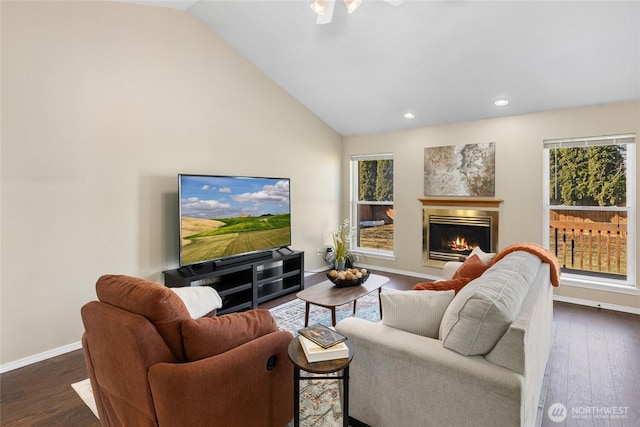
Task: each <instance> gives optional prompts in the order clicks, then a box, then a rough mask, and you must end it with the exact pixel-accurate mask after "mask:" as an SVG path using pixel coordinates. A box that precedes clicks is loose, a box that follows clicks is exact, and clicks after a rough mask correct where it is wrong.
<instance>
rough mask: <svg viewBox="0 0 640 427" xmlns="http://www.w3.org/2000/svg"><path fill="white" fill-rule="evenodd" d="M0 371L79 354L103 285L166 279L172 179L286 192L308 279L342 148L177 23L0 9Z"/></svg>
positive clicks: (90, 11)
mask: <svg viewBox="0 0 640 427" xmlns="http://www.w3.org/2000/svg"><path fill="white" fill-rule="evenodd" d="M1 8H2V9H1V13H2V22H1V24H2V99H1V101H2V116H1V119H2V146H1V149H2V151H1V160H2V164H1V166H2V170H1V172H2V188H1V191H2V193H1V196H2V211H1V212H2V218H1V219H2V229H1V233H2V234H1V239H2V241H1V242H2V259H1V268H2V270H1V276H0V277H1V291H2V293H1V298H2V299H1V323H2V325H1V337H0V341H1V343H2V349H1V353H0V363H2V364H7V363H9V362H13V361H15V360H18V359H22V358H27V357H28V356H32V355H36V354H39V353H42V352H46V351H49V350H51V349H56V348H60V347H62V346H66V345H69V344H72V343H77V342H78V341H79V340H80V337H81V334H82V331H83V327H82V324H81V320H80V307H81V306H82V305H83V304H84V303H85V302H87V301H89V300H92V299H94V298H95V292H94V283H95V281H96V279H97V277H98V276H99V275H101V274H104V273H122V274H131V275H137V276H142V277H145V278H148V279H153V280H160V281H161V280H162V275H161V271H162V270H163V269H167V268H170V267H174V266H176V265H177V256H178V253H177V244H178V237H177V201H178V200H177V199H178V196H177V177H176V175H177V174H178V173H217V174H246V175H259V176H286V177H290V178H291V188H292V216H293V245H292V247H293V248H296V249H301V250H305V251H306V252H307V255H308V256H307V259H306V267H307V269H316V268H319V267H322V266H323V265H324V264H323V263H322V262H321V260H320V257H317V256H315V249H316V248H317V247H319V246H321V245H322V244H323V242H324V240H323V239H324V237H325V233H326V231H327V230H329V229H333V228H335V226H336V224H337V223H338V220H339V212H338V205H339V198H338V194H339V191H340V188H339V172H340V154H341V152H340V150H341V149H340V142H341V138H340V136H339V135H338V134H336V133H335V132H334V131H333V130H331V129H330V128H329V127H328V126H326V125H325V124H324V123H322V122H321V121H320V120H319V119H318V118H317V117H316V116H314V115H313V114H311V113H310V112H309V111H308V110H307V109H305V108H304V107H303V106H302V105H301V104H299V103H298V102H297V101H296V100H294V99H293V98H291V97H290V96H289V95H288V94H287V93H285V92H284V91H283V90H282V89H281V88H280V87H279V86H277V85H276V84H275V83H274V82H272V81H271V80H270V79H268V78H267V77H266V76H265V75H263V74H262V73H261V72H259V71H258V70H257V69H256V68H255V67H254V66H252V65H251V64H250V63H248V62H247V61H246V60H245V59H244V58H242V57H241V56H239V55H238V54H237V53H236V52H235V51H234V50H233V49H232V48H231V47H230V46H229V45H228V44H226V43H225V42H224V41H222V40H221V39H220V38H219V37H217V36H216V35H215V34H214V33H213V32H211V31H210V30H208V29H207V28H206V27H205V26H204V25H203V24H202V23H200V21H198V20H197V19H195V18H194V17H192V16H191V15H190V14H189V13H188V12H186V11H179V10H170V9H164V8H156V7H148V6H138V5H131V4H121V3H116V2H78V1H73V2H71V1H69V2H62V1H55V2H50V1H46V2H11V1H2V2H1Z"/></svg>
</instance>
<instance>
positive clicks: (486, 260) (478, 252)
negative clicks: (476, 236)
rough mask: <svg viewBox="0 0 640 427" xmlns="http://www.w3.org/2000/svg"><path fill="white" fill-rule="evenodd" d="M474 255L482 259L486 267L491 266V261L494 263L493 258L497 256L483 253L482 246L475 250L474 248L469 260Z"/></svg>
mask: <svg viewBox="0 0 640 427" xmlns="http://www.w3.org/2000/svg"><path fill="white" fill-rule="evenodd" d="M474 255H478V258H480V261H482V262H483V264H485V265H487V264H491V261H493V258H494V257H495V256H496V254H495V253H494V252H485V251H483V250H482V249H480V246H476V247H475V248H473V250H472V251H471V253H470V254H469V255H468V256H467V258H470V257H472V256H474Z"/></svg>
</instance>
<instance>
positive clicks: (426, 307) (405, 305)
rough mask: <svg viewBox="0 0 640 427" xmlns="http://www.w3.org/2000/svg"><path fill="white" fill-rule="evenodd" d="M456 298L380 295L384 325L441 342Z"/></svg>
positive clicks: (397, 293)
mask: <svg viewBox="0 0 640 427" xmlns="http://www.w3.org/2000/svg"><path fill="white" fill-rule="evenodd" d="M454 295H455V292H454V291H453V290H450V291H393V290H387V291H384V292H382V294H380V298H381V301H382V324H384V325H387V326H390V327H392V328H396V329H400V330H403V331H406V332H410V333H412V334H416V335H422V336H425V337H430V338H438V331H439V330H440V322H441V321H442V316H443V315H444V312H445V310H446V309H447V306H448V305H449V303H450V302H451V300H452V299H453V297H454Z"/></svg>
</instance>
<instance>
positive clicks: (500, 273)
mask: <svg viewBox="0 0 640 427" xmlns="http://www.w3.org/2000/svg"><path fill="white" fill-rule="evenodd" d="M540 264H541V262H540V259H539V258H538V257H536V256H535V255H532V254H530V253H527V252H514V253H512V254H509V255H508V256H507V257H505V258H504V259H502V260H501V261H499V262H498V263H496V264H494V265H493V266H492V267H491V268H490V269H489V270H487V271H486V272H485V273H484V274H483V275H482V276H481V277H479V278H477V279H475V280H473V281H472V282H471V283H469V284H468V285H467V286H465V287H464V288H462V290H461V291H460V292H459V293H458V295H457V296H456V297H455V298H454V300H453V301H452V302H451V304H449V307H448V308H447V310H446V312H445V313H444V316H443V318H442V323H441V325H440V338H441V339H442V345H443V346H444V347H446V348H448V349H450V350H454V351H457V352H458V353H461V354H464V355H466V356H472V355H484V354H487V353H488V352H489V351H491V349H493V347H494V346H495V345H496V343H497V342H498V340H499V339H500V338H501V337H502V336H503V335H504V333H505V332H506V331H507V329H508V328H509V325H510V324H511V322H512V321H513V319H515V318H516V316H517V315H518V312H519V311H520V307H521V306H522V302H523V301H524V299H525V297H526V295H527V292H528V291H529V286H530V284H531V283H532V282H533V280H534V278H535V276H536V272H537V271H538V269H539V268H540Z"/></svg>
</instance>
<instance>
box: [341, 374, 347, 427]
mask: <svg viewBox="0 0 640 427" xmlns="http://www.w3.org/2000/svg"><path fill="white" fill-rule="evenodd" d="M342 376H343V379H342V389H343V391H342V394H343V399H342V427H349V367H348V366H347V367H346V368H344V370H343V371H342Z"/></svg>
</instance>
